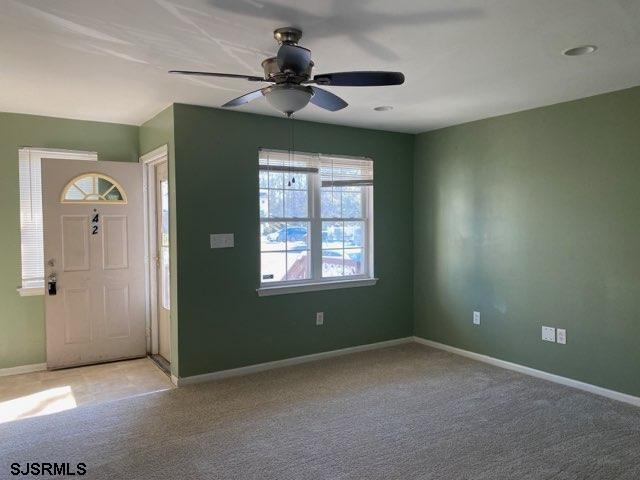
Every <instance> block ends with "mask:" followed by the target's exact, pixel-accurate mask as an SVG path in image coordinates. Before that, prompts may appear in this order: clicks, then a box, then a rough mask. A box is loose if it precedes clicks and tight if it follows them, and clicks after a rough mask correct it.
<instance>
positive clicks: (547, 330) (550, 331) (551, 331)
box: [542, 327, 556, 342]
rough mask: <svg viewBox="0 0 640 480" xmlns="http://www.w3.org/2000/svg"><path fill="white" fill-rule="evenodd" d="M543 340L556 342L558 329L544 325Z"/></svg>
mask: <svg viewBox="0 0 640 480" xmlns="http://www.w3.org/2000/svg"><path fill="white" fill-rule="evenodd" d="M542 340H544V341H545V342H555V341H556V329H555V328H553V327H542Z"/></svg>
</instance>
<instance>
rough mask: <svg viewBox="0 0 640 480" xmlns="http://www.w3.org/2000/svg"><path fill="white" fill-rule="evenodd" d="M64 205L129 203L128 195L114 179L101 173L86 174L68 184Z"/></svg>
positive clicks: (63, 195)
mask: <svg viewBox="0 0 640 480" xmlns="http://www.w3.org/2000/svg"><path fill="white" fill-rule="evenodd" d="M60 201H61V202H62V203H116V204H117V203H127V194H126V193H125V191H124V189H123V188H122V187H121V186H120V185H119V184H118V182H116V181H115V180H114V179H113V178H111V177H108V176H107V175H103V174H101V173H84V174H82V175H79V176H77V177H75V178H74V179H72V180H70V181H69V183H67V186H66V187H64V190H63V191H62V196H61V198H60Z"/></svg>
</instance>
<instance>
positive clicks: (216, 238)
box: [209, 233, 235, 248]
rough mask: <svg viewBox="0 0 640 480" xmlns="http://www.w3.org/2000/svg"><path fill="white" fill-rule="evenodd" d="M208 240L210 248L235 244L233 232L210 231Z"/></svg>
mask: <svg viewBox="0 0 640 480" xmlns="http://www.w3.org/2000/svg"><path fill="white" fill-rule="evenodd" d="M209 242H210V244H211V248H233V247H234V244H235V240H234V238H233V233H212V234H211V235H209Z"/></svg>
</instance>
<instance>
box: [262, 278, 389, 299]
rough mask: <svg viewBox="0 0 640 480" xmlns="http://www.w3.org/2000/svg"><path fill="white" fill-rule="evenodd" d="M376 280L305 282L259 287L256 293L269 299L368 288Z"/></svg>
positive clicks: (376, 281)
mask: <svg viewBox="0 0 640 480" xmlns="http://www.w3.org/2000/svg"><path fill="white" fill-rule="evenodd" d="M378 280H379V279H378V278H375V277H374V278H368V277H367V278H361V277H358V278H355V279H353V278H352V279H349V280H335V279H331V280H329V281H324V282H307V283H300V284H291V283H289V284H286V285H282V284H279V285H275V286H269V287H260V288H258V290H257V292H258V295H259V296H261V297H270V296H272V295H286V294H288V293H303V292H317V291H321V290H335V289H338V288H353V287H368V286H371V285H375V284H376V283H378Z"/></svg>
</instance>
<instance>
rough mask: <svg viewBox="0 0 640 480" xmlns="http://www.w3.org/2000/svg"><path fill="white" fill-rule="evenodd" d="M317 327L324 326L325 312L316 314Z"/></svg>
mask: <svg viewBox="0 0 640 480" xmlns="http://www.w3.org/2000/svg"><path fill="white" fill-rule="evenodd" d="M316 325H324V312H318V313H316Z"/></svg>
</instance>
